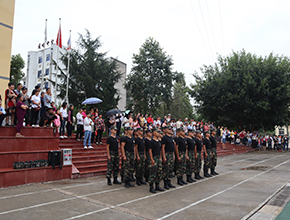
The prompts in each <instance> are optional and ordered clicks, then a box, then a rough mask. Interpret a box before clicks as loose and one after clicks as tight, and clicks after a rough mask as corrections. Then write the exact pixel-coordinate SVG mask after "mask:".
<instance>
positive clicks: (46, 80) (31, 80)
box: [23, 44, 66, 106]
mask: <svg viewBox="0 0 290 220" xmlns="http://www.w3.org/2000/svg"><path fill="white" fill-rule="evenodd" d="M64 53H66V50H64V49H61V48H59V55H58V58H59V59H60V58H61V56H62V54H64ZM52 60H55V61H56V60H57V45H55V44H53V45H51V46H50V47H49V48H46V49H45V56H44V58H43V50H39V51H29V52H28V57H27V72H26V76H25V77H24V78H23V85H24V86H26V87H27V88H28V93H29V94H31V92H32V91H33V90H34V87H35V86H36V85H39V86H40V85H41V80H42V71H43V66H42V65H44V75H43V88H42V91H45V89H46V88H48V87H49V88H51V92H52V100H53V101H54V102H55V103H56V106H58V105H60V104H61V102H62V101H63V100H60V99H57V100H56V101H55V87H54V86H53V84H52V83H51V81H52V82H55V79H56V77H55V73H56V68H55V66H54V65H53V62H52ZM58 65H59V66H60V68H61V69H65V66H64V64H63V63H62V62H61V61H59V63H58ZM58 74H59V73H58ZM59 83H62V82H61V81H60V79H58V84H59Z"/></svg>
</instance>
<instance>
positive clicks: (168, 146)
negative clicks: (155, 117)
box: [161, 135, 175, 189]
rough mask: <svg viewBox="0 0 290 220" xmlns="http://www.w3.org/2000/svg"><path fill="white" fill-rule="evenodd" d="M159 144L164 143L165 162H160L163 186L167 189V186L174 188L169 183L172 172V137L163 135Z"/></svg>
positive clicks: (173, 143)
mask: <svg viewBox="0 0 290 220" xmlns="http://www.w3.org/2000/svg"><path fill="white" fill-rule="evenodd" d="M161 145H165V148H164V150H165V158H166V162H165V163H163V164H162V172H163V174H162V177H163V180H164V188H166V189H168V188H169V187H171V188H174V187H175V186H173V185H172V184H171V183H170V179H169V178H170V175H171V174H172V173H173V169H174V147H175V146H174V145H175V142H174V139H173V137H170V136H168V135H164V136H163V137H162V140H161Z"/></svg>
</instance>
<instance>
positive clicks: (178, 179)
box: [177, 177, 183, 186]
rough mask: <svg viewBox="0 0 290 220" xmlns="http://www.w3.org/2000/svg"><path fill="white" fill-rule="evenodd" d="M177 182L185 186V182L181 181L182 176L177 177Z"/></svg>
mask: <svg viewBox="0 0 290 220" xmlns="http://www.w3.org/2000/svg"><path fill="white" fill-rule="evenodd" d="M177 184H178V185H180V186H183V183H182V182H181V177H177Z"/></svg>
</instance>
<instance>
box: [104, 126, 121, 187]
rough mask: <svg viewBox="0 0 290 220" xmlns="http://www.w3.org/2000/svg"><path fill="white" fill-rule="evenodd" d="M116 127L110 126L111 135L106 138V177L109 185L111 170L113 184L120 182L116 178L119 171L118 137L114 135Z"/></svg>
mask: <svg viewBox="0 0 290 220" xmlns="http://www.w3.org/2000/svg"><path fill="white" fill-rule="evenodd" d="M116 133H117V127H116V126H113V127H112V128H111V136H110V137H108V138H107V154H108V164H107V176H106V177H107V179H108V185H109V186H111V185H112V183H111V175H112V172H113V176H114V182H113V183H114V184H121V183H120V182H119V181H118V180H117V177H118V173H119V163H120V159H119V147H118V139H117V137H116Z"/></svg>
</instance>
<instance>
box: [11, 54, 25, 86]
mask: <svg viewBox="0 0 290 220" xmlns="http://www.w3.org/2000/svg"><path fill="white" fill-rule="evenodd" d="M24 67H25V62H24V60H23V59H22V57H21V55H20V54H16V55H12V56H11V66H10V82H13V83H14V84H15V85H17V84H18V83H19V82H20V80H21V79H22V78H23V77H24V75H25V74H24V72H23V71H22V69H23V68H24Z"/></svg>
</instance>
